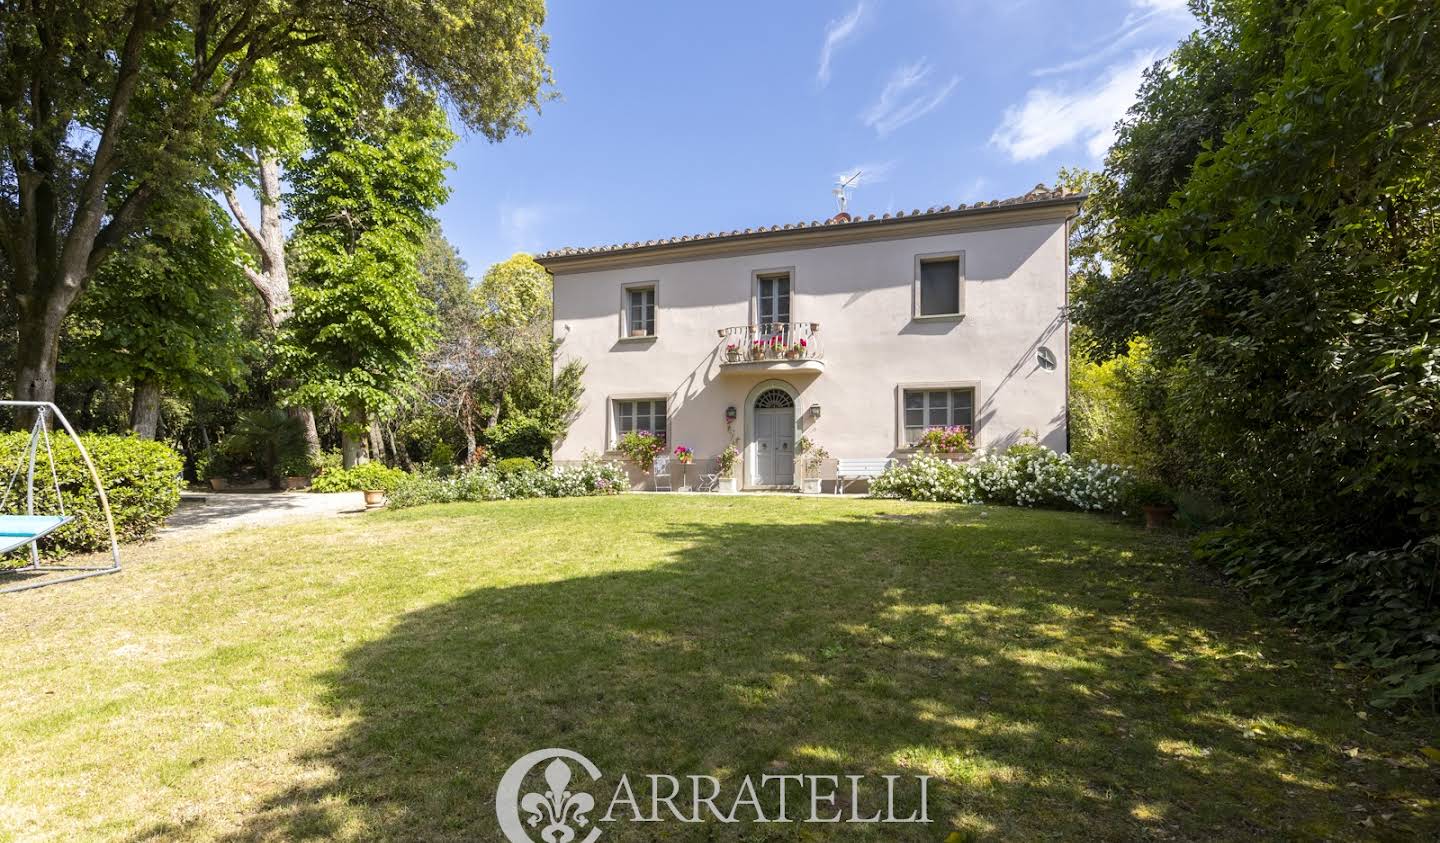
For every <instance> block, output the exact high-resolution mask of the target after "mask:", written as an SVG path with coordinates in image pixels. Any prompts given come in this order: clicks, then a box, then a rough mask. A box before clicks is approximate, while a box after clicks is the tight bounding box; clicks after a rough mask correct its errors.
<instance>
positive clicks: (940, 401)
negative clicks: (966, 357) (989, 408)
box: [903, 387, 975, 445]
mask: <svg viewBox="0 0 1440 843" xmlns="http://www.w3.org/2000/svg"><path fill="white" fill-rule="evenodd" d="M903 401H904V409H905V444H906V445H914V444H915V443H916V442H917V441H919V439H920V437H921V435H923V434H924V433H925V431H926V430H927V429H929V428H932V427H951V426H952V425H953V426H958V427H963V428H965V429H966V430H968V431H969V432H970V438H971V440H972V441H973V440H974V438H975V389H974V388H973V387H965V388H963V389H907V390H905V392H904V398H903Z"/></svg>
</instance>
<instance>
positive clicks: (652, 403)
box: [614, 398, 665, 441]
mask: <svg viewBox="0 0 1440 843" xmlns="http://www.w3.org/2000/svg"><path fill="white" fill-rule="evenodd" d="M614 417H615V435H614V440H615V441H619V439H620V437H621V436H624V435H625V434H627V433H630V432H631V431H639V430H646V431H649V432H651V433H654V434H656V435H658V436H659V437H660V438H661V439H664V438H665V399H664V398H642V399H635V400H632V399H625V400H618V399H617V400H616V401H615V402H614Z"/></svg>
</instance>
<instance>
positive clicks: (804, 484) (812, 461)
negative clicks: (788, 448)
mask: <svg viewBox="0 0 1440 843" xmlns="http://www.w3.org/2000/svg"><path fill="white" fill-rule="evenodd" d="M795 453H796V454H797V455H798V456H799V457H800V491H801V492H802V493H803V494H807V495H818V494H820V467H821V466H822V465H824V464H825V461H826V460H828V459H830V452H829V451H827V450H825V449H824V448H822V447H820V446H819V445H817V444H815V443H814V442H813V441H811V439H810V437H808V436H802V437H800V441H799V442H796V443H795Z"/></svg>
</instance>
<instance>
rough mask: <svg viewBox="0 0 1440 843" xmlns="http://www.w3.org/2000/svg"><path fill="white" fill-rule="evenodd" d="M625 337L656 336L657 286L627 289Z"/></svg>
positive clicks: (640, 286)
mask: <svg viewBox="0 0 1440 843" xmlns="http://www.w3.org/2000/svg"><path fill="white" fill-rule="evenodd" d="M624 318H625V325H624V330H623V332H622V333H623V336H627V337H653V336H655V285H654V284H636V285H634V286H630V287H626V288H625V313H624Z"/></svg>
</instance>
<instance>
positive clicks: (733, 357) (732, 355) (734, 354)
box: [725, 348, 740, 363]
mask: <svg viewBox="0 0 1440 843" xmlns="http://www.w3.org/2000/svg"><path fill="white" fill-rule="evenodd" d="M725 359H726V360H728V361H729V362H731V363H739V362H740V349H738V348H731V349H728V350H726V352H725Z"/></svg>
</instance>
